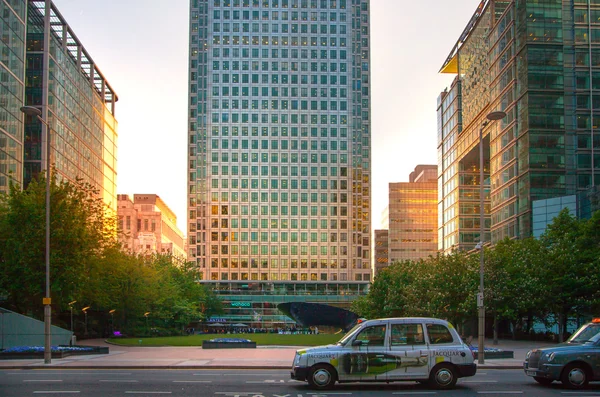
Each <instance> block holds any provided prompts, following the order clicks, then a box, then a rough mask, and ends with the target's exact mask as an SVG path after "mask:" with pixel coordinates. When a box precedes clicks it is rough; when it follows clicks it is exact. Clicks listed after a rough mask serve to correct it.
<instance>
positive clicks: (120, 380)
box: [98, 379, 138, 383]
mask: <svg viewBox="0 0 600 397" xmlns="http://www.w3.org/2000/svg"><path fill="white" fill-rule="evenodd" d="M98 382H109V383H137V382H138V381H137V380H134V379H100V380H99V381H98Z"/></svg>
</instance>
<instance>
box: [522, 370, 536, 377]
mask: <svg viewBox="0 0 600 397" xmlns="http://www.w3.org/2000/svg"><path fill="white" fill-rule="evenodd" d="M525 373H526V374H527V375H528V376H535V375H536V372H535V371H525Z"/></svg>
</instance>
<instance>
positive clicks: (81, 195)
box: [0, 176, 223, 330]
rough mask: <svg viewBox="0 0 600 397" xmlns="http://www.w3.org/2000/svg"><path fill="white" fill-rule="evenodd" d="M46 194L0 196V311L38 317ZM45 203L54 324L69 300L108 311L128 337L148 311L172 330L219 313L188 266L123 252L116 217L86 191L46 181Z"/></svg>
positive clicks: (40, 187)
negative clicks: (0, 301) (1, 298)
mask: <svg viewBox="0 0 600 397" xmlns="http://www.w3.org/2000/svg"><path fill="white" fill-rule="evenodd" d="M45 194H46V187H45V179H44V178H43V176H41V177H40V179H36V180H33V181H32V182H31V183H30V184H29V186H28V187H27V189H25V190H21V189H20V188H19V187H18V186H12V187H11V190H10V193H9V194H8V195H5V196H0V291H2V295H6V298H7V301H6V302H5V305H6V306H8V307H9V308H12V309H14V310H16V311H17V312H20V313H24V314H28V315H32V316H34V317H37V318H42V317H43V305H42V298H43V297H44V296H45V280H46V278H45V274H46V267H45V213H46V212H45V211H46V204H45V197H46V196H45ZM50 197H51V206H50V231H51V235H50V253H51V256H50V282H51V297H52V306H53V316H54V317H56V316H57V314H58V313H60V312H61V311H67V310H69V307H68V303H69V302H70V301H73V300H77V302H78V303H79V304H81V305H82V306H90V307H91V309H90V313H93V312H96V313H108V311H109V310H113V309H114V310H115V312H114V314H113V316H114V321H115V323H117V324H118V325H119V328H121V329H124V330H127V329H134V327H135V326H136V324H138V323H139V322H140V321H143V315H144V313H146V312H148V311H150V312H151V313H152V317H153V318H155V319H161V320H162V322H161V324H163V325H165V326H174V325H175V324H177V326H178V327H179V328H181V327H183V326H185V325H187V324H188V323H189V322H191V321H198V320H199V319H202V318H203V317H208V316H211V315H213V314H220V313H222V310H223V308H222V305H221V302H220V300H219V299H218V298H217V297H216V296H215V295H214V294H212V292H211V291H209V290H207V289H206V288H205V287H204V286H202V285H201V284H199V283H198V282H197V280H198V274H197V271H196V268H195V266H194V265H193V264H192V263H191V262H190V263H185V264H181V263H177V262H175V261H174V260H173V258H172V257H171V256H169V255H151V256H136V255H129V254H127V253H126V252H124V251H123V250H122V249H121V246H120V244H119V243H118V242H117V240H116V236H117V233H116V225H117V222H116V217H115V216H114V214H111V213H110V211H109V210H108V209H107V208H106V207H105V205H104V203H103V201H102V199H101V198H99V194H98V192H97V191H95V190H94V189H93V188H92V187H91V186H90V185H89V184H86V183H83V182H80V181H78V182H76V183H70V182H60V183H57V181H56V178H53V180H52V183H51V196H50ZM82 306H80V307H82ZM138 325H139V324H138Z"/></svg>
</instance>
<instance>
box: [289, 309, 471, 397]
mask: <svg viewBox="0 0 600 397" xmlns="http://www.w3.org/2000/svg"><path fill="white" fill-rule="evenodd" d="M476 371H477V366H476V364H475V363H474V357H473V354H472V352H471V349H469V347H468V346H467V345H466V344H464V343H463V341H462V339H461V338H460V336H459V335H458V333H457V332H456V329H455V328H454V327H453V326H452V324H450V323H449V322H447V321H445V320H441V319H435V318H387V319H378V320H367V321H364V322H362V323H360V324H357V325H356V326H355V327H354V328H353V329H352V330H350V331H349V332H348V333H347V334H346V336H344V337H343V338H342V339H341V340H340V341H339V342H338V343H336V344H335V345H328V346H320V347H314V348H309V349H302V350H298V351H297V352H296V355H295V357H294V361H293V364H292V372H291V377H292V379H295V380H300V381H307V382H308V383H309V385H310V386H311V387H313V388H316V389H328V388H331V387H332V386H333V385H334V384H335V383H336V382H340V383H344V382H397V381H417V382H419V383H427V384H429V385H431V386H433V387H435V388H438V389H450V388H453V387H454V386H455V385H456V381H457V380H458V379H459V378H462V377H466V376H473V375H475V373H476Z"/></svg>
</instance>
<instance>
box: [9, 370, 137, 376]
mask: <svg viewBox="0 0 600 397" xmlns="http://www.w3.org/2000/svg"><path fill="white" fill-rule="evenodd" d="M72 374H77V375H111V376H124V375H131V372H126V373H125V372H122V373H112V372H77V371H70V372H63V371H52V370H49V371H48V372H28V371H23V372H7V373H6V374H5V375H43V376H56V375H72Z"/></svg>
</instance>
